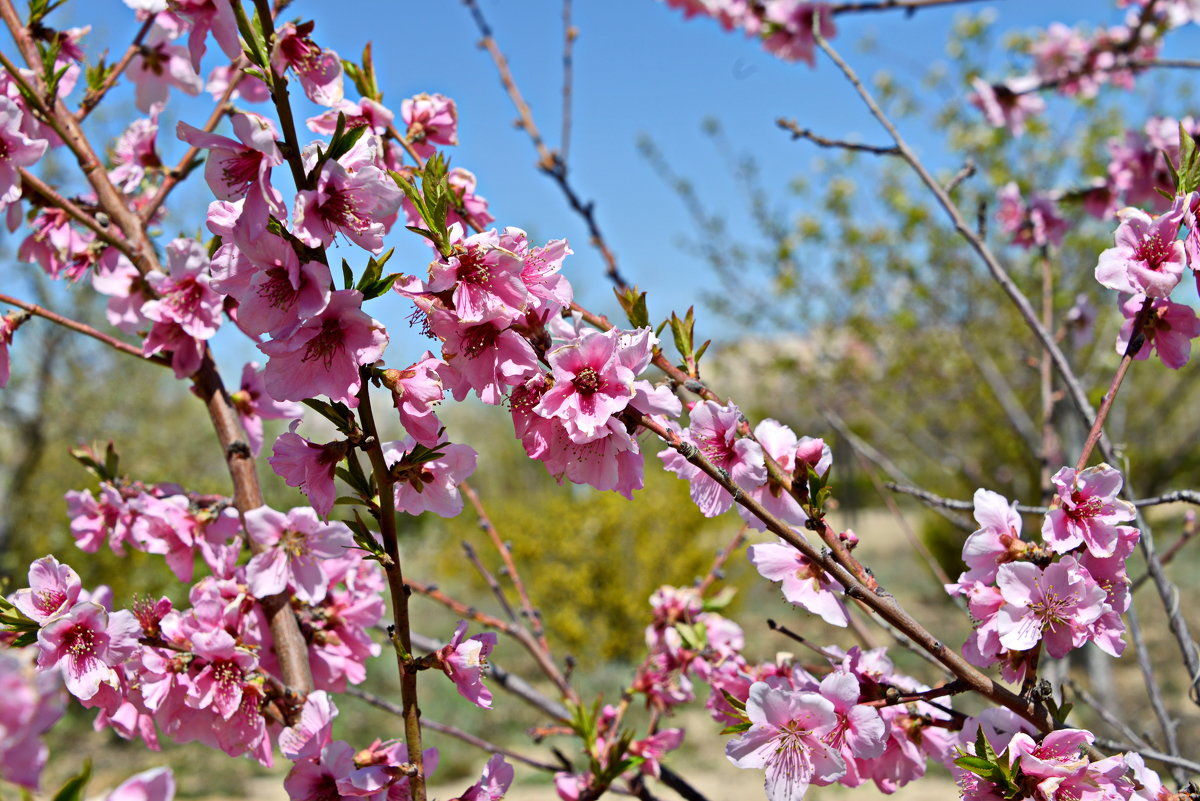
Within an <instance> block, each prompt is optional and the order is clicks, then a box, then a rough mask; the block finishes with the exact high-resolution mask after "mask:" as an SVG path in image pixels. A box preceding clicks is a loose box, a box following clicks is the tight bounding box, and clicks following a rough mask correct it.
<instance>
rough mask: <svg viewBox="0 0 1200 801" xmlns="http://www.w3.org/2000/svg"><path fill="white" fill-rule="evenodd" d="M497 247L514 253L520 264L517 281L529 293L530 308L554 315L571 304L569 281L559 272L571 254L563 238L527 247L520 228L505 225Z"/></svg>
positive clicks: (526, 241) (527, 241)
mask: <svg viewBox="0 0 1200 801" xmlns="http://www.w3.org/2000/svg"><path fill="white" fill-rule="evenodd" d="M500 246H501V247H503V248H505V249H506V250H510V251H512V252H513V253H516V254H517V255H518V256H520V257H521V261H522V262H523V263H524V267H523V268H522V269H521V281H522V282H523V283H524V284H525V288H526V289H527V290H528V291H529V294H530V296H531V297H529V298H528V300H527V303H528V306H529V308H530V310H531V311H540V312H544V313H546V314H548V315H557V314H558V313H559V312H561V311H562V310H563V309H564V308H565V307H567V306H569V305H571V298H572V297H573V291H572V289H571V283H570V282H569V281H567V277H566V276H565V275H563V274H562V273H561V272H560V271H561V270H562V263H563V259H565V258H566V257H567V256H570V255H571V254H572V253H574V251H572V250H571V248H570V247H569V246H568V245H567V240H565V239H552V240H550V241H549V242H547V243H546V244H545V245H543V246H541V247H530V246H529V240H528V238H527V237H526V235H525V232H524V231H522V230H521V229H520V228H512V227H509V228H505V229H504V231H503V232H502V233H501V235H500Z"/></svg>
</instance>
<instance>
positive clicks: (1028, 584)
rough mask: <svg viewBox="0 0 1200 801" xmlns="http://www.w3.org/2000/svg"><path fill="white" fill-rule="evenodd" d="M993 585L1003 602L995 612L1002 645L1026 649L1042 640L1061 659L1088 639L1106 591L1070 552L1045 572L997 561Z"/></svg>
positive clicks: (1053, 655) (1097, 617) (1050, 652)
mask: <svg viewBox="0 0 1200 801" xmlns="http://www.w3.org/2000/svg"><path fill="white" fill-rule="evenodd" d="M996 584H997V586H998V587H999V588H1000V593H1001V595H1002V596H1003V597H1004V601H1005V605H1004V606H1003V607H1001V608H1000V610H999V611H998V612H997V613H996V630H997V633H998V634H999V635H1000V644H1001V645H1003V646H1004V647H1005V648H1008V649H1009V650H1012V651H1028V650H1029V649H1030V648H1032V647H1033V646H1034V645H1036V644H1037V643H1038V641H1039V640H1044V642H1045V648H1046V653H1047V654H1049V655H1050V656H1052V657H1054V658H1055V659H1061V658H1062V657H1064V656H1066V655H1067V654H1068V653H1070V652H1071V651H1072V650H1073V649H1075V648H1079V647H1080V646H1082V645H1083V644H1084V643H1085V642H1087V641H1088V640H1089V639H1091V636H1090V632H1089V627H1090V626H1091V624H1093V623H1095V622H1096V620H1098V619H1099V618H1100V616H1101V615H1102V614H1103V613H1104V611H1105V609H1104V606H1105V604H1104V602H1105V597H1106V596H1105V592H1104V590H1103V589H1101V588H1100V586H1099V585H1098V584H1096V582H1095V581H1094V580H1093V579H1092V577H1091V576H1090V575H1089V574H1088V572H1087V570H1085V569H1084V568H1082V567H1080V565H1079V563H1078V562H1076V561H1075V558H1074V557H1072V556H1064V557H1063V558H1062V560H1061V561H1059V562H1055V563H1054V564H1052V565H1050V566H1049V567H1047V568H1046V569H1045V570H1044V571H1043V570H1042V569H1041V568H1039V567H1038V566H1037V565H1034V564H1032V563H1030V562H1009V563H1008V564H1004V565H1001V566H1000V569H999V571H998V572H997V574H996Z"/></svg>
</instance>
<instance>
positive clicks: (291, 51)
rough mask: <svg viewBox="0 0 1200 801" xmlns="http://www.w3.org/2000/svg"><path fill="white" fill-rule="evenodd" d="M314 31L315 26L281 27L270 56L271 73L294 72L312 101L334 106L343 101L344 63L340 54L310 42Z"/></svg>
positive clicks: (288, 24) (310, 24) (307, 24)
mask: <svg viewBox="0 0 1200 801" xmlns="http://www.w3.org/2000/svg"><path fill="white" fill-rule="evenodd" d="M313 27H314V23H312V22H305V23H302V24H300V25H296V24H295V23H292V22H285V23H284V24H283V25H280V26H279V28H278V29H277V30H276V33H275V48H274V50H273V51H272V52H271V69H272V70H273V71H274V72H275V74H276V75H280V76H282V75H283V74H284V73H285V72H287V70H288V69H289V68H291V69H292V70H293V71H294V72H295V73H296V77H297V78H299V79H300V86H301V87H302V88H303V89H304V94H305V95H306V96H307V97H308V99H309V100H311V101H313V102H314V103H319V104H320V105H322V106H332V105H333V104H335V103H337V102H338V101H339V100H341V99H342V97H343V88H342V62H341V59H339V58H338V54H337V53H335V52H334V51H332V50H323V49H322V48H321V47H319V46H318V45H317V44H316V43H315V42H313V40H312V39H310V38H309V36H311V34H312V32H313Z"/></svg>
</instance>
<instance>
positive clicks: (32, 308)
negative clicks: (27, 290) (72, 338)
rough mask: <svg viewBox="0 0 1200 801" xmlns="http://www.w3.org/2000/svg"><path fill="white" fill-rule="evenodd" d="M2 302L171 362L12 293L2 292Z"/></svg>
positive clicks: (133, 353) (107, 342)
mask: <svg viewBox="0 0 1200 801" xmlns="http://www.w3.org/2000/svg"><path fill="white" fill-rule="evenodd" d="M0 303H6V304H8V305H9V306H16V307H17V308H18V309H24V310H25V311H27V312H29V313H30V314H33V315H36V316H38V317H42V318H44V319H47V320H49V321H50V322H52V323H57V324H58V325H61V326H62V327H63V328H69V329H70V330H72V331H75V332H77V333H80V334H83V335H84V336H88V337H91V338H92V339H94V340H96V341H98V342H103V343H104V344H105V345H108V346H109V347H110V348H113V349H115V350H119V351H121V352H122V353H126V354H129V355H130V356H134V357H136V358H138V359H142V360H143V361H147V362H153V363H155V364H161V365H166V366H169V365H170V364H171V360H170V359H168V358H166V357H165V356H161V355H156V356H146V355H144V354H143V353H142V349H141V348H139V347H137V346H136V345H130V344H129V343H128V342H124V341H122V340H120V339H117V338H116V337H114V336H109V335H108V334H106V333H104V332H103V331H97V330H96V329H95V328H92V327H91V326H90V325H87V324H85V323H81V322H79V321H78V320H72V319H71V318H70V317H64V316H62V315H61V314H58V313H57V312H53V311H50V310H49V309H47V308H46V307H45V306H39V305H37V304H36V303H30V302H29V301H25V300H21V299H19V298H14V297H12V296H11V295H4V294H0Z"/></svg>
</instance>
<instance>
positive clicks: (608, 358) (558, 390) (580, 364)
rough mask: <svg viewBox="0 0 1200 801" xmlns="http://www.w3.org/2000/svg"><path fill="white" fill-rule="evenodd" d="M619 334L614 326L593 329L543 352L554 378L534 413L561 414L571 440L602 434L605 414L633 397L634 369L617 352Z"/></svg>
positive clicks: (616, 410) (614, 411)
mask: <svg viewBox="0 0 1200 801" xmlns="http://www.w3.org/2000/svg"><path fill="white" fill-rule="evenodd" d="M621 336H622V332H621V331H620V329H617V328H613V329H610V330H608V331H605V332H603V333H601V332H599V331H594V330H592V331H588V332H586V333H584V334H583V335H581V336H580V337H579V339H577V340H575V341H573V342H568V343H566V344H565V345H560V346H559V347H557V348H555V349H554V350H552V351H550V352H549V353H548V354H547V355H546V358H547V360H548V361H549V363H550V368H551V370H553V381H554V383H553V386H552V387H551V388H550V390H549V391H548V392H546V393H545V394H544V395H543V396H542V399H541V401H540V402H539V403H538V405H537V406H535V407H534V408H533V413H534V414H536V415H539V416H540V417H547V418H559V419H561V420H562V422H563V426H564V428H565V430H566V432H567V435H568V436H569V437H570V438H571V440H572V441H573V442H577V443H580V444H584V443H587V442H591V441H593V440H596V439H599V438H601V437H603V436H605V435H606V433H607V423H608V420H609V418H611V417H612V416H613V415H615V414H618V413H620V412H621V411H623V410H624V409H625V407H626V406H628V405H629V402H630V400H631V399H632V398H633V379H634V378H635V375H634V373H633V371H632V370H630V369H629V368H628V367H627V366H626V365H625V364H624V363H623V362H622V361H621V360H620V359H619V358H618V347H619V345H620V339H621Z"/></svg>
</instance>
